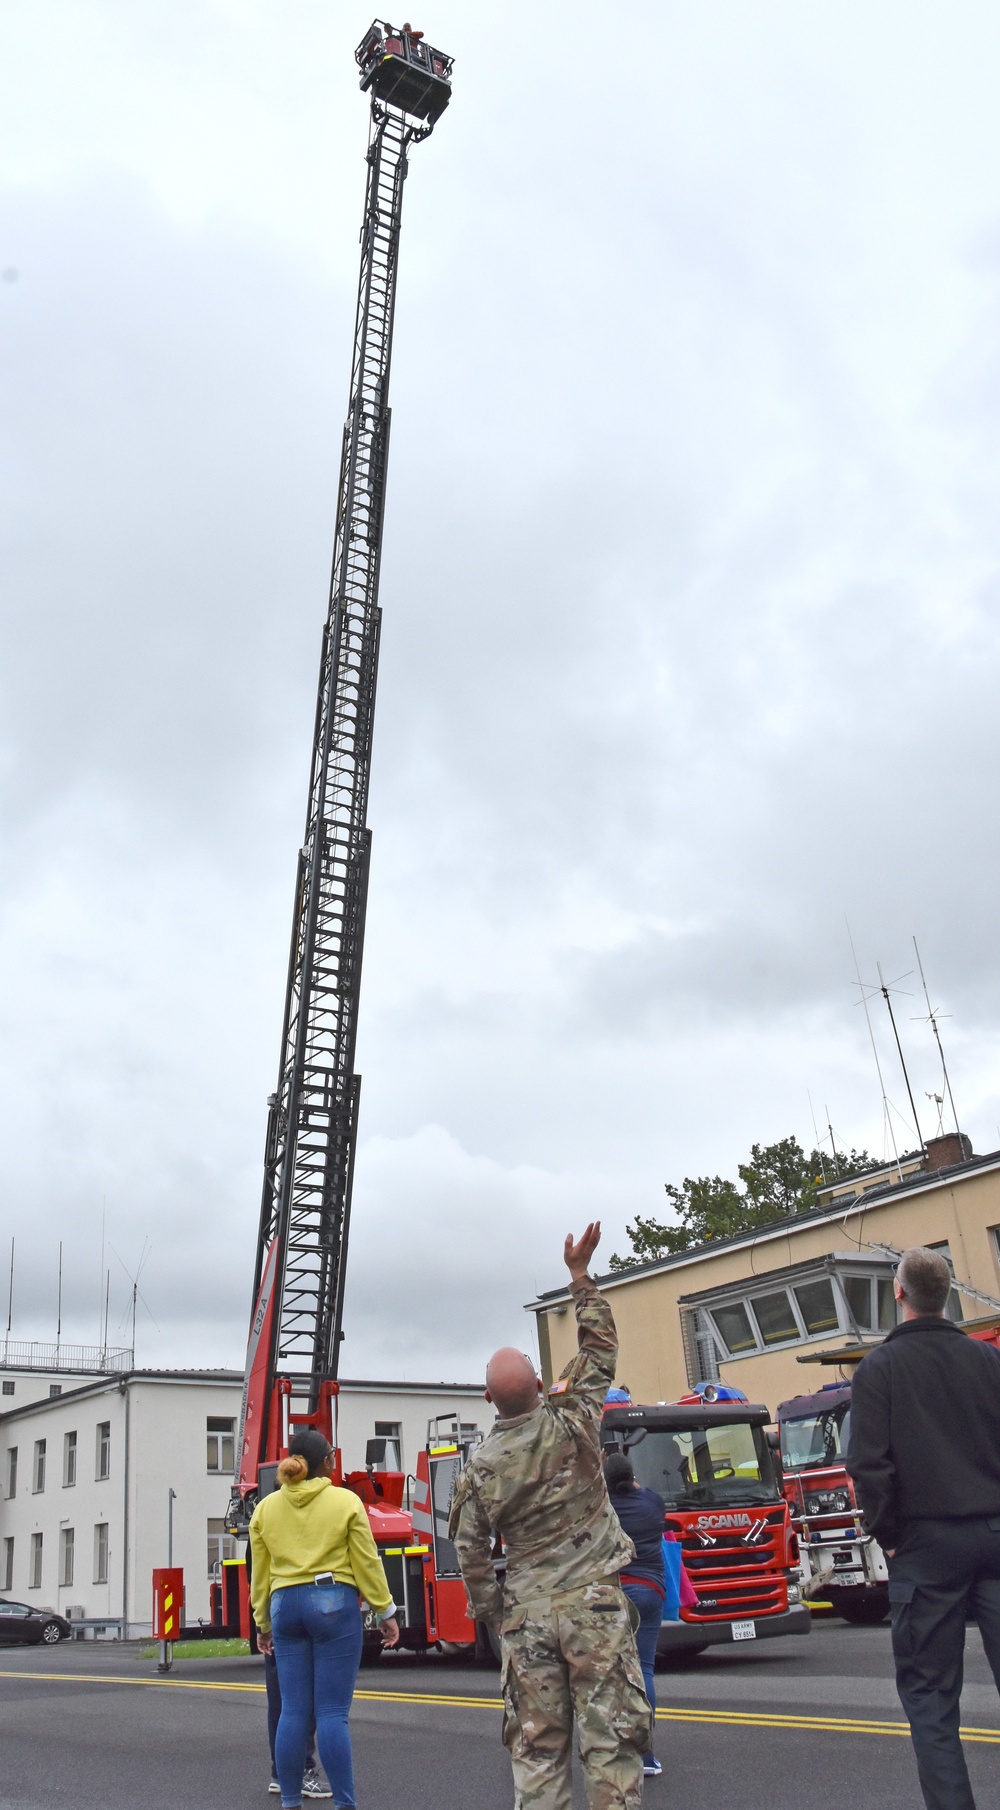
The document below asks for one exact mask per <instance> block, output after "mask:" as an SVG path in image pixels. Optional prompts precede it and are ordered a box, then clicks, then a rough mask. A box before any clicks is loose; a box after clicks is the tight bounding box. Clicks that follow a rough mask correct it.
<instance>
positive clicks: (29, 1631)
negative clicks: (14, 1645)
mask: <svg viewBox="0 0 1000 1810" xmlns="http://www.w3.org/2000/svg"><path fill="white" fill-rule="evenodd" d="M69 1635H70V1626H69V1622H68V1621H67V1620H66V1617H65V1615H59V1614H58V1613H57V1611H56V1610H55V1609H33V1608H30V1607H29V1605H28V1604H27V1603H12V1602H8V1601H7V1600H6V1599H5V1598H2V1597H0V1644H2V1643H3V1642H4V1641H8V1640H20V1641H37V1640H44V1642H45V1644H46V1646H47V1647H54V1646H55V1645H56V1643H57V1642H58V1641H60V1640H68V1639H69Z"/></svg>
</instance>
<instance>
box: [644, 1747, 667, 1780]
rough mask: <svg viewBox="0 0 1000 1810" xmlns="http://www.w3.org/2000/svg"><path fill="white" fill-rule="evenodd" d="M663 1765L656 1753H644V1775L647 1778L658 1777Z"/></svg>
mask: <svg viewBox="0 0 1000 1810" xmlns="http://www.w3.org/2000/svg"><path fill="white" fill-rule="evenodd" d="M662 1771H663V1767H662V1766H661V1765H660V1762H659V1760H658V1759H657V1757H656V1755H655V1753H644V1754H643V1756H642V1776H643V1778H646V1779H658V1778H659V1776H660V1774H661V1772H662Z"/></svg>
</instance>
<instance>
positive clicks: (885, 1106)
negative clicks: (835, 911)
mask: <svg viewBox="0 0 1000 1810" xmlns="http://www.w3.org/2000/svg"><path fill="white" fill-rule="evenodd" d="M844 923H845V924H846V925H847V940H848V942H849V943H850V945H851V954H852V955H853V957H854V972H855V974H856V975H857V977H858V986H859V988H860V989H861V1004H862V1005H863V1006H864V1008H865V1023H866V1025H867V1026H868V1036H869V1038H870V1040H871V1046H872V1055H873V1056H874V1058H875V1070H876V1073H877V1075H878V1084H879V1087H880V1088H881V1089H882V1120H883V1124H884V1126H885V1129H886V1130H887V1131H888V1133H889V1142H890V1144H891V1145H892V1155H893V1160H894V1162H895V1164H896V1168H897V1169H898V1171H899V1179H900V1181H902V1179H903V1165H902V1163H901V1162H900V1160H899V1151H898V1150H897V1149H896V1134H895V1132H894V1131H893V1129H892V1118H891V1116H890V1113H889V1100H888V1096H887V1094H886V1091H885V1081H884V1080H883V1078H882V1064H881V1062H880V1061H879V1059H878V1047H877V1045H876V1042H875V1032H874V1031H873V1030H872V1015H871V1013H870V1012H869V1010H868V994H867V993H866V991H865V983H864V981H863V980H862V978H861V969H860V968H859V966H858V952H857V950H856V949H855V947H854V938H853V936H852V935H851V926H850V922H849V920H848V916H847V913H846V911H845V913H844ZM832 1135H833V1134H832V1132H831V1136H832Z"/></svg>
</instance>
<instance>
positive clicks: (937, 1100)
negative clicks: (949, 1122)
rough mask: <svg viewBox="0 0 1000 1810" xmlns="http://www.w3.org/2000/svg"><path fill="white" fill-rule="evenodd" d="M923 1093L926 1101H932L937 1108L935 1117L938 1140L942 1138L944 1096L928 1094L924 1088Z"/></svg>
mask: <svg viewBox="0 0 1000 1810" xmlns="http://www.w3.org/2000/svg"><path fill="white" fill-rule="evenodd" d="M924 1092H925V1094H927V1098H928V1100H933V1102H934V1104H935V1106H936V1107H937V1116H938V1128H937V1134H938V1137H939V1138H942V1137H944V1094H928V1093H927V1089H926V1088H925V1089H924Z"/></svg>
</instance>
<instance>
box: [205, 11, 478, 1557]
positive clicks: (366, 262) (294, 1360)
mask: <svg viewBox="0 0 1000 1810" xmlns="http://www.w3.org/2000/svg"><path fill="white" fill-rule="evenodd" d="M356 58H357V62H358V66H359V68H360V70H361V87H362V89H363V90H366V91H368V92H369V93H370V95H371V125H370V132H369V143H368V178H367V191H366V196H365V217H364V224H363V227H362V231H361V276H360V282H359V285H358V302H357V314H356V320H355V330H354V356H353V363H352V370H351V391H350V402H349V406H348V412H347V420H346V422H345V425H344V439H343V449H342V453H341V464H340V485H339V494H338V502H337V527H336V538H335V544H334V555H333V575H332V581H331V586H330V603H329V610H328V614H327V619H326V625H325V628H324V633H323V651H322V660H321V664H320V676H319V691H318V696H317V703H316V724H315V734H314V738H313V751H312V768H311V773H310V780H309V802H308V809H307V814H306V830H305V838H304V841H303V844H302V848H301V851H300V854H299V859H298V873H297V877H296V884H295V905H294V914H293V921H292V938H291V951H290V956H289V964H288V983H287V992H286V997H285V1013H284V1024H283V1028H282V1039H281V1066H280V1069H279V1072H278V1085H277V1089H276V1091H275V1093H274V1094H272V1096H271V1098H270V1100H269V1101H268V1124H267V1139H266V1148H265V1156H264V1186H263V1194H262V1198H261V1208H260V1228H259V1233H258V1241H257V1263H256V1271H255V1275H254V1290H253V1314H252V1320H251V1327H250V1340H249V1347H248V1353H247V1367H246V1376H245V1380H244V1390H243V1403H242V1411H241V1417H240V1430H239V1439H238V1444H237V1465H238V1473H237V1479H236V1487H235V1489H234V1492H233V1499H232V1502H231V1504H230V1511H229V1515H228V1517H227V1525H228V1526H229V1527H230V1528H231V1529H233V1530H234V1531H237V1532H242V1531H245V1529H246V1527H247V1525H248V1523H249V1518H250V1515H251V1514H252V1512H253V1508H254V1505H255V1503H256V1501H257V1496H258V1489H259V1487H260V1471H261V1467H262V1466H263V1467H268V1466H270V1465H273V1464H274V1463H276V1461H277V1460H278V1458H279V1457H280V1455H281V1452H282V1450H283V1449H284V1448H285V1447H286V1446H287V1444H288V1439H289V1437H290V1435H291V1431H292V1430H293V1429H294V1427H295V1426H297V1425H313V1426H318V1427H319V1428H320V1430H321V1431H322V1432H324V1433H325V1434H326V1436H327V1438H329V1439H330V1440H331V1442H332V1443H333V1444H334V1445H336V1443H337V1441H336V1427H335V1400H336V1392H337V1380H336V1379H337V1368H338V1356H339V1347H340V1342H341V1339H342V1337H343V1331H342V1318H343V1305H344V1280H345V1267H346V1258H347V1237H348V1230H349V1226H350V1215H351V1188H352V1180H353V1171H354V1155H355V1149H356V1146H357V1136H358V1101H359V1094H360V1085H361V1084H360V1077H359V1076H358V1075H356V1074H355V1072H354V1063H355V1045H356V1041H357V1026H358V1005H359V997H360V986H361V959H362V951H363V946H364V931H365V905H366V896H367V887H368V856H369V846H370V840H371V837H370V831H369V829H368V822H367V813H368V781H369V773H370V767H371V743H372V721H373V716H374V708H375V682H376V674H377V667H378V649H379V628H380V622H381V611H380V609H379V602H378V590H379V568H380V564H381V553H382V521H383V511H384V506H385V480H386V465H387V460H388V452H389V370H390V364H391V358H392V331H393V316H394V312H395V304H396V272H397V263H398V255H399V229H400V219H401V213H402V202H403V182H404V179H405V177H406V171H407V157H408V153H409V150H410V147H411V146H412V145H415V144H418V143H419V142H420V141H421V140H422V139H424V138H427V137H428V136H429V134H430V132H431V131H432V130H433V127H434V125H435V124H436V122H437V120H438V119H439V118H440V116H441V114H442V113H443V112H444V109H445V107H446V106H447V105H448V102H449V100H450V98H451V69H452V59H451V58H450V57H447V56H445V55H444V54H443V53H442V52H441V51H438V50H434V49H433V48H432V47H431V46H430V45H428V44H426V43H424V41H423V36H422V34H421V33H420V32H415V31H413V30H411V28H410V27H409V26H404V27H403V29H402V30H397V29H395V28H394V27H393V26H391V25H388V24H387V23H385V22H384V21H382V20H376V21H375V22H374V24H373V25H372V27H371V29H370V31H369V32H368V33H367V34H366V36H365V38H364V39H363V41H362V43H361V44H360V45H359V47H358V50H357V52H356Z"/></svg>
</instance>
